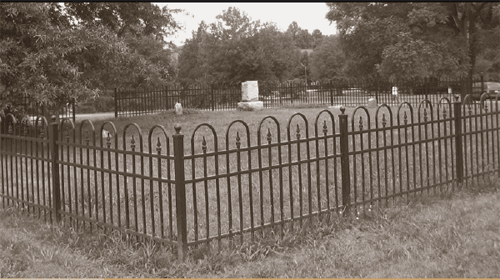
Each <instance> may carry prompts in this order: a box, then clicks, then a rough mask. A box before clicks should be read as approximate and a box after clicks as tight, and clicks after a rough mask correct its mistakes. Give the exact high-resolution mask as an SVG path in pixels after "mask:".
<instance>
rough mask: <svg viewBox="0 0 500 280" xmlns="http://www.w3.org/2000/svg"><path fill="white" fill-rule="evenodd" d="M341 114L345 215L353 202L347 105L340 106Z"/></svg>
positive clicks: (341, 161) (341, 163) (341, 160)
mask: <svg viewBox="0 0 500 280" xmlns="http://www.w3.org/2000/svg"><path fill="white" fill-rule="evenodd" d="M340 111H341V113H342V114H341V115H339V126H340V165H341V173H342V206H343V207H344V211H343V214H344V216H345V215H347V214H348V213H349V210H350V209H349V208H350V204H351V201H350V200H351V199H350V198H351V175H350V171H349V168H350V167H349V143H348V140H349V139H348V135H347V115H346V114H344V112H345V107H343V106H342V107H340Z"/></svg>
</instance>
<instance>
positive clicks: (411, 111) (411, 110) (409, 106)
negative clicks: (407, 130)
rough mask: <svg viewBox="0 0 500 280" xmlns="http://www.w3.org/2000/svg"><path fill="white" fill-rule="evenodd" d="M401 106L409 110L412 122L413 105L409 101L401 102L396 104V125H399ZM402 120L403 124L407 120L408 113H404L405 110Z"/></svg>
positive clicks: (411, 121)
mask: <svg viewBox="0 0 500 280" xmlns="http://www.w3.org/2000/svg"><path fill="white" fill-rule="evenodd" d="M403 108H408V110H409V111H410V123H413V106H411V104H410V103H409V102H403V103H401V104H399V106H398V112H397V114H398V125H401V111H402V109H403ZM403 121H404V122H405V124H406V123H407V122H408V114H406V111H404V114H403Z"/></svg>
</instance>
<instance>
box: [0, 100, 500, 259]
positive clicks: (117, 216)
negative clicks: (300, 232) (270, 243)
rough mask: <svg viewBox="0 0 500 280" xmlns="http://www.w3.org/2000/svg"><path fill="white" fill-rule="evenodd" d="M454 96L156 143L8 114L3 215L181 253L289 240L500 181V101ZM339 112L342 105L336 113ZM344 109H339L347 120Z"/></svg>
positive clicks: (205, 128)
mask: <svg viewBox="0 0 500 280" xmlns="http://www.w3.org/2000/svg"><path fill="white" fill-rule="evenodd" d="M487 97H488V96H487V95H486V94H485V95H483V96H482V97H481V100H480V102H478V103H474V102H468V99H470V98H472V97H471V96H468V97H466V99H465V100H464V102H460V101H457V100H458V99H457V100H455V101H452V100H449V99H448V98H442V99H441V100H439V102H436V103H432V102H430V101H428V100H424V101H422V102H420V103H418V104H417V105H412V104H411V103H409V102H403V103H401V104H399V105H398V106H388V105H382V106H380V107H378V108H377V109H371V110H369V109H367V108H366V107H363V106H360V107H357V108H356V109H354V111H353V112H352V113H351V114H350V116H349V115H347V114H345V111H344V108H341V110H340V112H334V111H333V110H322V111H320V112H319V113H318V114H317V116H316V117H315V118H314V119H312V120H308V119H307V118H306V117H305V116H304V115H303V114H301V113H295V114H293V115H292V116H291V117H290V118H289V120H288V122H287V123H286V124H283V123H280V122H278V121H277V119H276V118H274V117H273V116H267V117H265V118H263V119H262V120H261V121H260V123H259V125H258V126H257V129H256V131H251V130H250V126H249V125H248V124H247V123H245V122H243V121H240V120H236V121H233V122H232V123H231V124H230V125H229V126H228V127H227V129H226V133H225V135H218V134H217V132H216V129H215V128H214V127H212V126H211V125H210V124H206V123H203V124H200V125H198V126H197V127H196V128H195V129H194V131H192V132H191V135H190V137H189V138H188V140H187V141H184V134H183V132H182V128H181V127H180V126H175V132H173V131H172V134H169V133H168V130H166V129H165V128H164V127H163V126H161V125H155V126H153V127H152V128H151V129H150V130H149V131H148V132H147V133H146V134H144V133H142V131H141V128H140V127H138V126H137V125H136V124H128V125H126V126H125V127H124V128H123V133H122V134H121V135H119V134H118V133H117V130H116V127H115V126H114V124H113V123H111V122H106V123H104V124H103V125H102V126H101V127H100V128H99V129H95V128H94V126H93V124H92V123H91V122H90V121H84V122H82V123H80V124H79V126H78V127H75V125H74V124H73V122H72V121H71V120H69V119H65V120H63V121H62V122H57V121H56V120H55V119H53V120H51V123H50V124H49V123H48V122H47V121H46V120H45V118H43V117H41V118H39V119H37V120H36V121H34V122H33V123H30V124H28V125H26V124H20V123H19V122H17V123H16V122H15V121H14V118H13V115H8V116H7V117H6V118H5V119H2V120H1V121H2V122H5V123H7V126H8V131H7V132H6V133H5V134H0V143H1V149H0V156H1V157H0V174H1V179H0V183H1V197H2V205H3V207H4V208H5V207H18V208H20V209H21V211H25V212H28V213H33V214H35V215H37V216H38V217H43V218H44V219H45V220H47V221H51V222H53V221H56V222H59V221H64V222H65V223H66V224H69V225H71V226H74V227H76V228H79V229H82V230H88V231H104V232H107V231H111V230H119V231H123V232H125V233H127V234H129V235H133V236H136V237H137V238H138V239H150V240H154V241H156V242H159V243H162V244H165V245H166V246H167V247H172V248H175V247H176V248H177V249H178V253H179V255H180V256H181V257H182V256H183V255H184V253H185V252H186V250H187V249H188V248H190V247H196V246H200V245H202V244H207V245H208V244H210V245H217V246H219V248H220V246H221V244H222V242H224V241H225V240H227V241H229V242H230V243H233V242H244V241H255V240H257V239H259V238H262V237H263V236H267V235H276V236H277V237H283V236H284V234H285V232H287V231H293V230H294V229H300V228H302V227H303V226H304V225H305V224H307V223H314V222H315V221H316V220H317V219H321V220H324V221H328V220H329V219H334V218H335V217H336V215H338V214H346V213H349V212H350V213H354V214H356V215H358V214H359V213H363V211H370V210H371V209H372V208H374V207H386V206H389V205H390V204H392V203H396V202H397V201H398V200H405V199H409V198H411V197H415V196H419V195H422V194H424V193H425V194H435V193H437V192H441V191H445V190H446V191H448V190H450V189H452V190H453V189H455V188H456V187H457V186H460V185H461V184H462V183H463V184H465V185H467V184H471V183H472V182H473V179H484V178H486V177H488V176H499V174H500V173H499V171H500V170H499V169H500V110H499V108H498V101H499V100H500V94H498V95H497V96H495V98H494V99H487ZM335 110H336V109H335ZM339 113H340V114H339Z"/></svg>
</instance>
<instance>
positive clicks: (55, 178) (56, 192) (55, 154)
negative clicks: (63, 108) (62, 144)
mask: <svg viewBox="0 0 500 280" xmlns="http://www.w3.org/2000/svg"><path fill="white" fill-rule="evenodd" d="M51 121H52V123H51V124H50V125H51V129H52V131H51V132H52V133H51V135H50V137H51V139H50V150H51V159H52V188H53V191H52V194H53V205H54V215H55V218H56V222H58V223H59V222H60V221H61V213H60V211H61V197H60V194H61V189H60V187H61V186H60V181H59V163H58V160H59V147H58V145H57V140H58V139H57V138H58V136H59V127H58V125H59V124H58V123H57V120H56V116H52V119H51Z"/></svg>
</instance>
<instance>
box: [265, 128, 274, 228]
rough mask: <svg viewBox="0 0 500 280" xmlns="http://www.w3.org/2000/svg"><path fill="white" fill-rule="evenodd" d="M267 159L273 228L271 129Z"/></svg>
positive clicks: (268, 136)
mask: <svg viewBox="0 0 500 280" xmlns="http://www.w3.org/2000/svg"><path fill="white" fill-rule="evenodd" d="M266 136H267V145H268V150H267V159H268V169H269V199H270V203H271V225H272V227H273V228H274V191H273V169H272V164H273V160H272V155H273V154H272V148H271V139H272V138H271V130H268V133H267V135H266Z"/></svg>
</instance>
